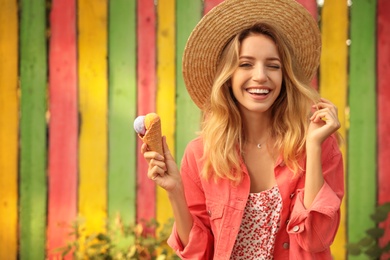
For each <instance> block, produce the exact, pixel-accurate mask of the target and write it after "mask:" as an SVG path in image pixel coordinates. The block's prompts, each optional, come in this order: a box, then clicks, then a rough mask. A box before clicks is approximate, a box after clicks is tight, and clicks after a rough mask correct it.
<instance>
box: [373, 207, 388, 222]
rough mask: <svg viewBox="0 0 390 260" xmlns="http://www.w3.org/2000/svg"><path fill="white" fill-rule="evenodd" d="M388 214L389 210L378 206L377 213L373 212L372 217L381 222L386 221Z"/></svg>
mask: <svg viewBox="0 0 390 260" xmlns="http://www.w3.org/2000/svg"><path fill="white" fill-rule="evenodd" d="M388 214H389V212H387V211H386V210H384V209H379V208H377V210H376V211H375V213H374V214H372V215H371V216H370V217H371V219H372V220H374V221H375V222H376V223H380V222H382V221H385V220H386V219H387V215H388Z"/></svg>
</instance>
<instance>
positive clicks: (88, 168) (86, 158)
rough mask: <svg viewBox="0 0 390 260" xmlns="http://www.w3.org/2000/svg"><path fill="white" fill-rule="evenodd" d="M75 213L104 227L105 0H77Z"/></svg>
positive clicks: (93, 227) (90, 226)
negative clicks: (77, 108)
mask: <svg viewBox="0 0 390 260" xmlns="http://www.w3.org/2000/svg"><path fill="white" fill-rule="evenodd" d="M78 36H79V41H78V48H79V51H78V57H79V63H78V73H79V106H80V121H81V123H80V124H81V125H80V127H81V128H80V130H81V131H80V137H79V165H80V166H79V167H80V169H79V204H78V205H79V215H80V216H81V217H83V218H85V219H86V232H87V233H90V232H97V231H102V230H104V227H105V221H106V210H107V98H108V97H107V92H108V90H107V61H106V57H107V1H105V0H94V1H89V0H80V1H78Z"/></svg>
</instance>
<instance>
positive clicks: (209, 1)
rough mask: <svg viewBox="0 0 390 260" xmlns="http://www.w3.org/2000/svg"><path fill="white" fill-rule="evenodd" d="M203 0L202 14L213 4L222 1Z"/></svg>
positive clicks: (213, 5)
mask: <svg viewBox="0 0 390 260" xmlns="http://www.w3.org/2000/svg"><path fill="white" fill-rule="evenodd" d="M203 2H204V6H203V14H207V13H208V12H209V11H210V10H211V9H213V8H214V7H215V6H217V5H218V4H220V3H222V2H223V0H204V1H203Z"/></svg>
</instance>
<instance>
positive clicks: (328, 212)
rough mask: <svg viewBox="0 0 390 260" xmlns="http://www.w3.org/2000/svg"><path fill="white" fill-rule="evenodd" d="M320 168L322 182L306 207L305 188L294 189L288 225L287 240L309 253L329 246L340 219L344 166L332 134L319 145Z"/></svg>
mask: <svg viewBox="0 0 390 260" xmlns="http://www.w3.org/2000/svg"><path fill="white" fill-rule="evenodd" d="M322 172H323V175H324V180H325V182H324V184H323V186H322V188H321V189H320V191H319V192H318V194H317V196H316V197H315V199H314V201H313V203H312V205H311V207H310V208H309V209H306V208H305V206H304V204H303V197H304V189H298V190H297V192H296V199H295V203H294V204H292V212H291V216H290V221H289V223H288V225H287V232H288V234H289V236H290V244H298V245H299V247H301V248H302V249H303V250H304V251H307V252H309V253H316V252H321V251H324V250H326V249H329V246H330V245H331V244H332V243H333V240H334V237H335V235H336V233H337V229H338V227H339V223H340V205H341V201H342V198H343V196H344V166H343V158H342V154H341V152H340V149H339V147H338V145H337V141H336V138H335V137H334V136H331V137H330V138H328V139H327V140H326V141H325V142H324V144H323V146H322Z"/></svg>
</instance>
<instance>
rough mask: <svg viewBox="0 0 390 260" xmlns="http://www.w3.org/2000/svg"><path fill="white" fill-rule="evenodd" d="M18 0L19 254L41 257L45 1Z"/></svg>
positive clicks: (44, 139) (44, 108) (43, 234)
mask: <svg viewBox="0 0 390 260" xmlns="http://www.w3.org/2000/svg"><path fill="white" fill-rule="evenodd" d="M20 3H21V17H20V18H21V20H20V82H21V121H20V140H21V149H20V151H21V152H20V179H19V181H20V186H19V192H20V215H19V217H20V229H19V230H20V251H19V252H20V255H19V257H20V259H44V258H45V237H46V236H45V233H46V230H45V229H46V206H47V202H46V201H47V196H46V193H47V186H46V118H45V113H46V85H47V76H46V73H47V64H46V60H47V58H46V57H47V52H46V3H45V1H44V0H38V1H31V0H22V1H21V2H20ZM32 234H34V235H32Z"/></svg>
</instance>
